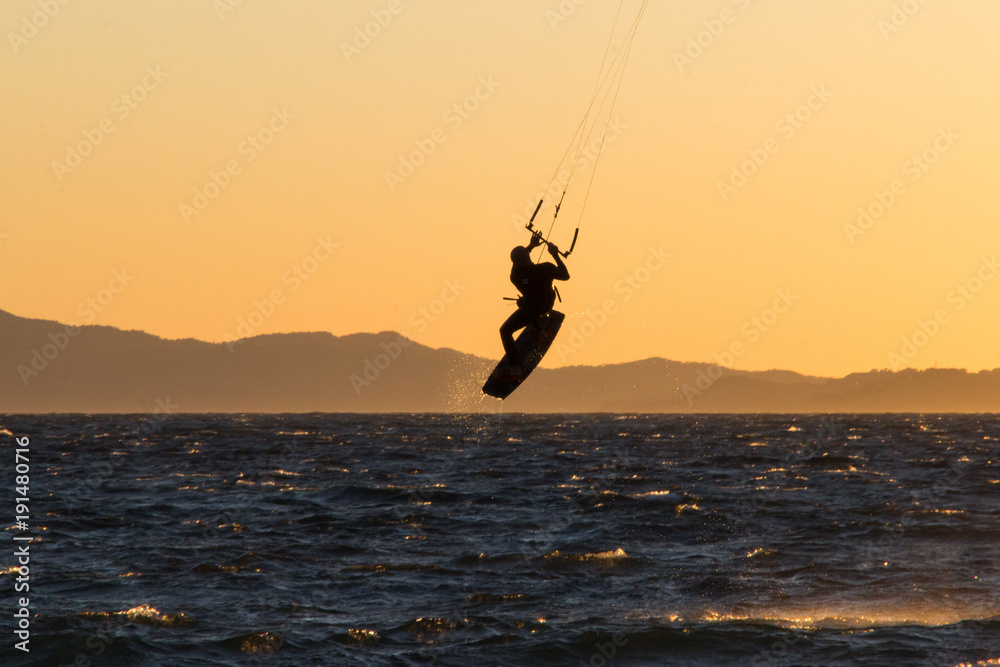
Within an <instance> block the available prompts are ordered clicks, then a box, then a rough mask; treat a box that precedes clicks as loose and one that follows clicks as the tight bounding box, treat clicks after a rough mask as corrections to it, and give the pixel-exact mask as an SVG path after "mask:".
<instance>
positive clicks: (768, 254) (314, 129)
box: [0, 0, 1000, 376]
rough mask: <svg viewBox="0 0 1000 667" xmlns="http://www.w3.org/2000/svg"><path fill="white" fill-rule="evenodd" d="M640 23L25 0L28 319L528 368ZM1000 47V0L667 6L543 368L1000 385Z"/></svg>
mask: <svg viewBox="0 0 1000 667" xmlns="http://www.w3.org/2000/svg"><path fill="white" fill-rule="evenodd" d="M63 3H65V4H63ZM640 4H641V2H640V0H626V1H625V2H624V5H623V8H622V15H623V17H624V20H626V21H628V20H631V17H633V16H635V14H636V12H637V11H638V8H639V6H640ZM571 10H572V11H571ZM617 10H618V2H617V0H584V1H581V0H574V1H570V0H564V1H563V2H562V3H560V2H559V1H558V0H503V1H500V0H493V1H487V0H462V1H460V2H459V1H457V0H452V1H449V2H446V1H444V0H419V1H418V0H410V1H408V0H394V1H390V0H374V1H367V0H365V1H362V0H350V1H348V0H336V1H324V0H243V1H242V2H240V1H239V0H216V1H215V2H213V1H212V0H198V1H187V2H179V3H173V2H161V1H153V0H128V1H127V2H126V1H124V0H117V1H111V0H86V1H84V0H77V1H75V2H67V1H66V0H62V2H60V1H59V0H6V1H5V2H4V3H3V5H2V7H0V26H2V27H3V32H4V34H5V39H4V42H5V44H4V46H3V47H0V54H2V55H0V72H2V76H0V95H2V98H3V100H4V102H3V111H2V113H3V121H4V122H3V123H2V124H0V146H2V147H3V152H4V156H5V159H4V160H3V162H2V164H0V183H2V187H3V190H2V202H3V204H2V207H0V260H2V261H0V282H2V284H3V286H4V288H3V290H2V292H0V294H2V299H0V309H3V310H7V311H10V312H12V313H14V314H15V315H19V316H23V317H32V318H43V319H52V320H59V321H62V322H72V323H75V324H80V325H82V324H103V325H111V326H115V327H119V328H123V329H140V330H144V331H148V332H150V333H153V334H156V335H159V336H162V337H165V338H198V339H202V340H208V341H224V340H227V339H228V338H230V337H233V336H235V335H237V333H240V334H241V335H245V334H247V333H250V334H261V333H275V332H294V331H330V332H332V333H333V334H336V335H343V334H350V333H357V332H377V331H384V330H393V331H399V332H401V333H404V334H406V335H407V336H409V337H410V338H413V339H414V340H416V341H418V342H420V343H423V344H426V345H430V346H432V347H450V348H454V349H457V350H460V351H462V352H468V353H474V354H478V355H482V356H486V357H492V358H498V357H499V356H500V354H501V352H502V350H501V346H500V340H499V336H498V333H497V329H498V327H499V325H500V323H501V322H502V321H503V320H504V318H505V317H506V316H507V315H508V314H509V313H510V312H511V309H512V306H511V305H510V303H509V302H506V301H503V300H502V297H505V296H513V295H514V289H513V287H512V286H511V284H510V283H509V280H508V273H509V269H510V260H509V252H510V249H511V248H512V247H513V246H514V245H517V244H524V243H526V242H527V241H528V239H529V236H528V234H527V232H525V231H524V230H523V227H519V225H518V223H517V222H516V219H517V216H519V215H523V214H524V213H525V210H526V209H530V208H531V207H532V206H531V204H532V202H534V201H537V199H538V195H539V194H540V192H541V190H542V188H543V184H544V183H546V182H547V181H548V179H549V178H550V177H551V176H552V172H553V171H554V170H555V168H556V166H557V164H558V162H559V159H560V157H561V156H562V155H563V153H564V151H565V150H566V148H567V146H568V145H569V143H570V140H571V138H572V136H573V132H574V130H575V129H576V126H577V124H578V122H579V121H580V118H581V117H582V115H583V113H584V111H585V110H586V108H587V106H588V104H589V103H590V99H591V95H592V93H593V86H594V83H595V80H596V77H597V74H598V70H599V67H600V65H601V60H602V57H603V55H604V50H605V46H606V44H607V40H608V37H609V33H610V30H611V27H612V23H613V22H614V18H615V15H616V11H617ZM379 21H381V23H383V24H384V25H380V24H379ZM366 29H367V30H368V32H369V33H370V34H374V36H368V35H365V30H366ZM620 31H621V27H620ZM997 35H1000V2H998V1H997V0H948V1H947V2H945V1H943V0H927V1H926V2H918V1H917V0H907V2H902V0H809V1H808V2H803V1H801V0H767V1H765V0H705V1H699V2H666V1H664V0H653V1H652V3H651V4H650V6H649V9H648V11H647V13H646V15H645V19H644V21H643V23H642V25H641V27H640V29H639V32H638V35H637V37H636V39H635V42H634V47H633V50H632V53H631V59H630V61H629V68H628V70H627V73H626V75H625V79H624V83H623V85H622V88H621V95H620V97H619V99H618V102H617V106H616V108H615V112H614V118H613V120H614V121H615V124H614V125H613V129H612V130H611V132H610V133H609V136H611V137H612V138H614V141H613V142H611V143H609V144H608V145H607V146H606V150H605V152H604V155H603V157H602V159H601V162H600V166H599V169H598V171H597V174H596V178H595V180H594V185H593V189H592V191H591V194H590V199H589V202H588V204H587V208H586V211H585V215H584V217H583V220H582V231H581V235H580V240H579V242H578V245H577V248H576V251H575V252H574V254H573V255H572V256H571V257H570V258H569V259H568V260H567V263H568V266H569V270H570V272H571V274H572V279H571V280H570V281H569V282H568V283H565V284H564V285H561V292H562V297H563V299H564V303H563V304H562V305H561V309H562V310H563V311H564V312H565V313H566V314H567V320H566V323H565V325H564V328H563V332H562V333H561V334H560V339H559V343H560V346H558V347H556V348H553V350H552V351H551V352H550V354H549V356H548V358H547V359H546V362H545V364H544V365H547V366H549V367H558V366H566V365H575V364H603V363H615V362H623V361H631V360H636V359H644V358H647V357H653V356H659V357H665V358H668V359H674V360H678V361H704V362H709V361H716V360H717V361H720V362H726V365H730V366H732V367H734V368H739V369H747V370H763V369H770V368H781V369H789V370H795V371H799V372H802V373H808V374H816V375H834V376H839V375H845V374H847V373H850V372H855V371H867V370H869V369H872V368H890V367H894V366H895V367H900V368H901V367H906V366H910V367H915V368H927V367H933V366H935V365H937V366H941V367H960V368H967V369H969V370H972V371H978V370H981V369H984V368H996V367H1000V275H998V274H1000V203H998V202H1000V200H998V186H997V180H998V176H1000V124H998V120H1000V75H998V72H1000V40H998V39H997ZM620 43H621V40H620V39H616V41H615V43H613V45H612V48H613V49H614V48H616V47H617V46H619V45H620ZM456 104H457V105H459V109H456V108H455V105H456ZM421 146H422V147H423V148H421ZM430 147H433V150H430ZM421 150H423V152H424V153H430V154H429V155H426V156H424V155H422V154H421V155H419V156H418V157H419V158H421V159H418V160H415V161H416V162H419V165H417V166H415V168H414V169H413V170H412V173H409V172H410V170H409V169H406V168H401V166H400V161H401V160H406V161H410V160H411V158H410V156H411V155H413V154H414V152H415V151H421ZM387 174H394V177H390V176H387ZM401 174H403V175H401ZM585 192H586V182H585V181H583V180H581V179H578V180H577V181H575V182H574V184H573V185H572V186H571V187H570V190H569V194H567V197H566V203H565V205H564V207H563V210H562V212H561V213H560V218H559V221H558V223H557V225H556V228H555V232H554V235H553V240H554V241H555V242H556V243H559V244H560V245H562V246H563V247H568V245H569V242H570V240H571V238H572V234H573V229H574V227H575V226H576V223H577V220H578V219H579V217H580V210H581V204H582V198H583V194H584V193H585ZM861 212H865V213H866V215H867V216H868V217H860V216H861ZM529 213H530V211H529ZM551 217H552V210H551V206H550V205H549V206H546V207H545V208H543V210H542V213H541V214H540V218H541V219H542V221H543V223H544V226H546V227H547V225H548V223H549V222H550V221H551ZM859 218H860V219H859ZM273 297H280V298H273ZM102 301H103V303H102ZM255 312H256V313H258V314H257V315H253V314H254V313H255ZM252 315H253V316H252ZM251 316H252V317H251ZM241 320H242V321H243V322H246V324H245V325H242V326H241V325H240V322H241ZM251 322H252V323H253V325H251ZM595 322H596V324H595ZM734 349H735V350H738V353H737V354H735V355H732V354H731V351H732V350H734ZM727 354H729V356H727Z"/></svg>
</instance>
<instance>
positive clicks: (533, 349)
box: [483, 310, 566, 399]
mask: <svg viewBox="0 0 1000 667" xmlns="http://www.w3.org/2000/svg"><path fill="white" fill-rule="evenodd" d="M564 319H566V316H565V315H563V314H562V313H560V312H559V311H557V310H550V311H549V312H547V313H545V314H544V315H542V316H541V317H540V318H539V319H538V320H537V321H535V322H532V323H531V324H529V325H528V326H526V327H525V328H524V330H523V331H521V334H520V335H519V336H518V337H517V340H515V341H514V345H515V346H517V356H518V359H519V360H520V362H521V371H520V373H517V372H515V371H514V370H513V369H512V368H511V365H510V362H509V361H508V359H507V355H504V357H503V359H501V360H500V363H499V364H497V367H496V368H495V369H493V373H492V374H490V377H489V379H488V380H487V381H486V384H484V385H483V393H484V394H486V395H488V396H493V397H494V398H500V399H503V398H507V397H508V396H510V395H511V394H512V393H514V390H515V389H517V388H518V387H520V386H521V383H522V382H524V381H525V379H527V377H528V376H529V375H531V371H533V370H535V367H536V366H538V364H539V362H540V361H541V360H542V357H544V356H545V353H546V352H548V351H549V347H550V346H551V345H552V341H554V340H555V339H556V334H558V333H559V327H561V326H562V323H563V320H564Z"/></svg>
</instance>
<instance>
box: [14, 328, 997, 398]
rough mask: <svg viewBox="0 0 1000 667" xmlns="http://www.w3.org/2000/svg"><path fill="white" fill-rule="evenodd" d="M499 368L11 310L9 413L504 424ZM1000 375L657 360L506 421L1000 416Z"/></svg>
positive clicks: (343, 340) (398, 346)
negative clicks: (447, 417) (168, 333)
mask: <svg viewBox="0 0 1000 667" xmlns="http://www.w3.org/2000/svg"><path fill="white" fill-rule="evenodd" d="M494 364H495V361H491V360H488V359H484V358H482V357H477V356H473V355H468V354H463V353H461V352H457V351H455V350H451V349H432V348H429V347H426V346H423V345H420V344H418V343H415V342H413V341H410V340H408V339H406V338H403V337H402V336H400V335H399V334H396V333H391V332H384V333H378V334H354V335H350V336H339V337H338V336H333V335H331V334H329V333H295V334H272V335H265V336H255V337H253V338H247V339H244V340H241V341H238V342H235V343H206V342H202V341H197V340H192V339H186V340H165V339H162V338H159V337H157V336H152V335H150V334H147V333H143V332H141V331H122V330H120V329H115V328H113V327H105V326H86V327H81V328H79V329H73V328H71V327H67V326H66V325H63V324H60V323H58V322H52V321H46V320H30V319H25V318H21V317H17V316H15V315H12V314H10V313H7V312H4V311H0V412H2V413H22V412H90V413H97V412H115V413H151V412H162V411H176V412H469V411H497V410H500V409H501V407H500V406H501V404H500V402H499V401H496V400H495V399H491V398H487V397H484V396H483V395H482V394H481V392H480V386H481V385H482V383H483V381H484V380H485V378H486V376H487V375H488V374H489V371H490V370H491V369H492V367H493V365H494ZM998 408H1000V370H993V371H984V372H980V373H967V372H966V371H963V370H926V371H914V370H905V371H900V372H889V371H872V372H869V373H856V374H853V375H849V376H847V377H845V378H840V379H833V378H818V377H809V376H804V375H799V374H797V373H792V372H788V371H765V372H747V371H733V370H728V369H721V368H719V367H717V366H714V365H711V364H701V363H681V362H675V361H667V360H665V359H658V358H653V359H646V360H643V361H635V362H632V363H627V364H614V365H607V366H573V367H568V368H560V369H539V370H536V371H535V373H534V374H533V375H532V376H531V378H530V379H529V380H528V381H527V382H526V383H525V385H524V386H523V387H521V388H520V389H519V390H518V391H517V392H515V393H514V395H513V396H511V397H510V398H509V399H507V400H506V401H505V402H504V403H503V404H502V409H503V410H504V411H505V412H514V411H524V412H632V413H636V412H688V413H691V412H693V413H698V412H770V413H784V412H810V413H817V412H820V413H822V412H995V411H997V410H998Z"/></svg>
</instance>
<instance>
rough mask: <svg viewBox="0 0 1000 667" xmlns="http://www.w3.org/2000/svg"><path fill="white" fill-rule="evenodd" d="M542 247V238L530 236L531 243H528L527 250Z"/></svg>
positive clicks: (534, 235)
mask: <svg viewBox="0 0 1000 667" xmlns="http://www.w3.org/2000/svg"><path fill="white" fill-rule="evenodd" d="M540 245H542V237H541V235H540V234H532V235H531V242H530V243H528V250H529V251H530V250H534V249H535V248H537V247H538V246H540Z"/></svg>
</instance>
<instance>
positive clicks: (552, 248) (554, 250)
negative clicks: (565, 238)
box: [549, 243, 559, 258]
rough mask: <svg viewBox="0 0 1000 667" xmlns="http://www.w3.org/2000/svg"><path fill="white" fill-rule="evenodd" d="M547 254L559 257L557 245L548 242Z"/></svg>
mask: <svg viewBox="0 0 1000 667" xmlns="http://www.w3.org/2000/svg"><path fill="white" fill-rule="evenodd" d="M549 254H550V255H552V256H553V257H556V258H558V257H559V247H558V246H557V245H556V244H555V243H550V244H549Z"/></svg>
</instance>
